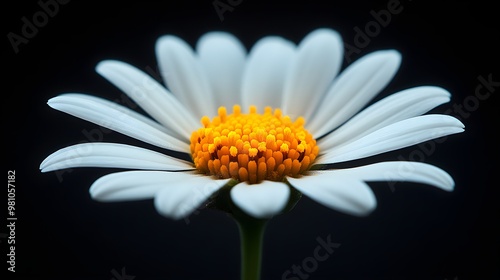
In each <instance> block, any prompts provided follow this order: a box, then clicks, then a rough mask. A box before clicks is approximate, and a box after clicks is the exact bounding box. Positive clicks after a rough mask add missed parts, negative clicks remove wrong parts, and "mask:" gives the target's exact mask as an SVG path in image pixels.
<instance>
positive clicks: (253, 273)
mask: <svg viewBox="0 0 500 280" xmlns="http://www.w3.org/2000/svg"><path fill="white" fill-rule="evenodd" d="M234 218H235V220H236V222H237V224H238V227H239V230H240V244H241V280H259V279H260V271H261V263H262V243H263V242H262V241H263V239H264V231H265V228H266V225H267V221H268V220H267V219H255V218H252V217H249V216H246V215H245V216H235V217H234Z"/></svg>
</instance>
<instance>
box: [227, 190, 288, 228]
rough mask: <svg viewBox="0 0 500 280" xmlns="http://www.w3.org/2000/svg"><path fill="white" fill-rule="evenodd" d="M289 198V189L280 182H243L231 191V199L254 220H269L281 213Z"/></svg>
mask: <svg viewBox="0 0 500 280" xmlns="http://www.w3.org/2000/svg"><path fill="white" fill-rule="evenodd" d="M289 197H290V189H289V188H288V186H287V185H286V184H284V183H281V182H273V181H263V182H262V183H260V184H252V185H249V184H247V183H245V182H243V183H240V184H238V185H236V186H234V187H233V188H232V189H231V199H232V200H233V202H234V204H236V205H237V206H238V207H239V208H240V209H241V210H243V212H245V213H246V214H248V215H250V216H252V217H254V218H258V219H260V218H270V217H272V216H274V215H276V214H278V213H279V212H281V211H282V210H283V209H284V208H285V206H286V204H287V203H288V198H289Z"/></svg>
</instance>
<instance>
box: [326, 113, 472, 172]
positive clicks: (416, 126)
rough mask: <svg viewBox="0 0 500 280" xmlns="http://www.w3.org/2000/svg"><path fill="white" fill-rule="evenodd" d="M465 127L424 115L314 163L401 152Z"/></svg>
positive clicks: (450, 119)
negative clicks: (394, 151) (397, 150)
mask: <svg viewBox="0 0 500 280" xmlns="http://www.w3.org/2000/svg"><path fill="white" fill-rule="evenodd" d="M463 128H464V125H463V124H462V123H461V122H460V121H459V120H457V119H455V118H453V117H450V116H447V115H424V116H419V117H414V118H410V119H406V120H403V121H399V122H397V123H393V124H391V125H388V126H386V127H384V128H381V129H378V130H376V131H374V132H372V133H370V134H368V135H366V136H364V137H362V138H359V139H357V140H354V141H352V142H349V143H346V144H345V145H342V146H340V147H333V148H331V149H330V150H329V151H328V152H327V153H326V154H324V155H322V156H321V157H320V158H318V159H317V163H336V162H343V161H348V160H354V159H359V158H364V157H369V156H372V155H377V154H381V153H385V152H388V151H392V150H396V149H401V148H404V147H408V146H411V145H415V144H418V143H421V142H425V141H427V140H431V139H434V138H439V137H442V136H446V135H449V134H454V133H460V132H462V131H464V129H463Z"/></svg>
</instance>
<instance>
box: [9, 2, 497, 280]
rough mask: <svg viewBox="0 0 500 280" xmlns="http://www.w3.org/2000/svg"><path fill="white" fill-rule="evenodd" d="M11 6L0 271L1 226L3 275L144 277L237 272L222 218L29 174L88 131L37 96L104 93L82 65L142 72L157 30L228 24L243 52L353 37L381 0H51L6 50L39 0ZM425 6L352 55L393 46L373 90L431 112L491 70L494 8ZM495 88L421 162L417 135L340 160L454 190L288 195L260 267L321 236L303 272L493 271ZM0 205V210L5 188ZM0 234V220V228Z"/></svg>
mask: <svg viewBox="0 0 500 280" xmlns="http://www.w3.org/2000/svg"><path fill="white" fill-rule="evenodd" d="M221 1H222V2H226V1H223V0H221ZM12 2H13V1H9V2H8V4H7V3H4V4H3V7H2V17H3V18H4V21H3V23H4V24H3V27H4V28H5V30H4V32H3V34H4V39H3V47H4V49H3V53H2V55H3V59H2V61H3V70H4V71H3V73H4V74H6V75H4V78H3V85H4V87H3V90H2V92H3V102H2V104H3V106H2V107H3V110H2V114H3V118H2V127H3V133H2V136H3V139H5V140H6V141H4V142H3V143H4V148H3V149H4V151H5V152H4V154H3V157H2V160H3V164H4V172H5V173H7V170H14V169H15V170H16V190H17V192H16V195H17V196H16V215H17V217H18V221H17V223H16V273H15V274H14V273H10V272H8V271H7V264H6V262H5V257H6V254H7V242H6V239H5V238H2V239H1V244H0V246H1V260H2V265H1V268H2V273H3V272H4V271H5V272H8V274H7V276H8V278H7V279H106V280H109V279H112V278H113V277H114V275H113V273H112V271H113V270H116V271H117V272H121V270H122V268H125V271H126V274H127V275H133V276H135V278H134V279H136V280H145V279H238V277H239V243H238V242H239V241H238V230H237V227H236V224H235V223H234V222H233V221H232V220H231V219H230V218H229V217H227V216H226V215H225V214H223V213H220V212H216V211H212V210H203V211H200V212H199V213H197V214H195V215H193V216H191V217H190V218H189V221H187V220H181V221H172V220H169V219H167V218H164V217H162V216H160V215H158V214H157V213H156V211H155V209H154V206H153V203H152V201H141V202H127V203H110V204H106V203H99V202H96V201H93V200H91V198H90V196H89V194H88V188H89V186H90V185H91V184H92V182H94V181H95V180H96V179H97V178H99V177H100V176H103V175H105V174H108V173H111V172H113V171H115V170H111V169H100V168H81V169H74V170H73V171H71V172H65V173H63V174H62V181H61V180H59V179H58V177H57V176H56V173H55V172H50V173H47V174H42V173H40V172H39V170H38V166H39V164H40V162H41V161H42V160H43V159H44V158H45V157H46V156H47V155H48V154H50V153H52V152H53V151H55V150H57V149H59V148H62V147H65V146H68V145H71V144H76V143H79V142H82V141H88V140H89V139H88V138H87V137H86V136H85V133H84V131H87V132H88V133H90V132H91V131H93V132H96V131H97V130H98V129H99V127H98V126H96V125H94V124H91V123H88V122H85V121H82V120H79V119H76V118H74V117H71V116H69V115H66V114H64V113H60V112H57V111H55V110H53V109H51V108H50V107H48V106H47V105H46V101H47V100H48V99H49V98H51V97H53V96H56V95H58V94H60V93H64V92H83V93H89V94H93V95H97V96H101V97H104V98H107V99H111V100H114V99H117V98H119V97H120V95H121V92H120V91H119V90H118V89H116V88H114V87H113V86H112V85H111V84H110V83H108V82H107V81H106V80H104V79H103V78H102V77H100V76H99V75H97V73H96V72H95V71H94V67H95V65H96V64H97V63H98V62H99V61H101V60H104V59H118V60H123V61H126V62H129V63H131V64H133V65H135V66H137V67H138V68H140V69H148V68H151V69H155V68H156V60H155V55H154V43H155V40H156V39H157V38H158V37H159V36H161V35H164V34H174V35H177V36H180V37H181V38H183V39H185V40H186V41H187V42H188V43H189V44H191V45H194V44H195V43H196V40H197V38H199V36H201V35H202V34H204V33H205V32H208V31H212V30H222V31H229V32H231V33H233V34H235V35H236V36H237V37H239V38H240V39H241V40H242V42H243V44H244V45H245V46H246V47H247V49H249V48H250V47H251V46H252V45H253V44H254V43H255V42H256V41H257V40H258V39H259V38H261V37H263V36H266V35H280V36H283V37H285V38H287V39H289V40H292V41H293V42H295V43H298V42H299V41H300V40H301V39H302V38H303V37H304V36H305V35H306V34H307V33H309V32H310V31H312V30H314V29H316V28H320V27H328V28H333V29H336V30H337V31H338V32H339V33H340V34H342V36H343V39H344V41H345V42H346V43H348V44H350V45H355V44H354V36H355V31H354V27H359V28H361V29H363V28H364V27H365V25H366V24H367V23H368V22H370V21H372V20H373V17H372V15H370V11H371V10H375V11H379V10H381V9H385V8H386V6H387V3H388V2H389V1H369V2H349V3H344V2H347V1H343V2H342V4H338V3H328V2H325V3H320V2H316V1H311V2H306V1H301V2H300V4H293V5H292V4H290V3H287V2H283V3H280V4H278V3H274V4H270V3H267V2H264V1H252V0H245V1H243V2H242V3H241V4H239V5H237V6H235V7H234V10H232V11H230V12H226V13H224V15H223V16H224V21H221V20H220V19H219V16H218V15H217V12H216V11H215V9H214V7H213V5H212V1H200V2H194V1H184V3H181V1H162V2H158V3H143V2H141V3H139V2H135V3H134V2H133V3H129V2H125V1H120V2H116V3H115V4H103V3H102V2H99V3H97V2H93V3H85V2H83V1H78V2H77V1H71V2H69V3H68V4H66V5H60V7H59V8H60V9H59V11H58V13H57V14H56V15H55V16H54V17H52V18H50V19H49V21H48V23H47V24H46V25H45V26H43V27H41V28H39V30H38V32H37V34H36V35H35V36H34V37H33V38H31V39H29V42H28V43H27V44H21V45H20V46H19V52H18V53H17V54H16V53H15V52H14V50H13V48H12V46H11V44H10V42H9V40H8V37H7V34H8V33H9V32H14V33H16V34H20V33H21V28H22V26H23V22H22V21H21V18H22V17H24V16H25V17H27V18H29V19H31V18H32V16H33V14H34V13H36V12H37V11H40V10H41V8H40V6H39V5H38V4H37V2H36V1H24V2H23V3H22V4H20V3H18V4H13V3H12ZM236 2H237V1H236ZM436 2H438V1H436ZM436 2H424V1H417V0H414V1H409V0H406V1H403V0H402V1H401V6H402V7H403V10H402V12H401V13H399V14H397V15H393V16H392V18H391V22H390V23H389V25H387V26H386V27H384V28H382V29H381V30H380V32H379V34H378V35H377V36H374V37H373V38H371V41H370V43H369V44H368V45H367V46H366V47H364V48H361V49H360V53H359V54H353V55H352V56H351V58H352V59H357V58H359V57H361V56H362V55H364V54H367V53H369V52H371V51H374V50H380V49H388V48H394V49H397V50H399V51H400V52H401V53H402V54H403V62H402V65H401V68H400V71H399V72H398V74H397V75H396V77H395V79H394V81H393V82H391V84H390V85H389V86H388V87H387V88H386V89H385V90H384V91H383V92H382V93H381V94H380V95H379V96H378V97H377V99H380V98H382V97H384V96H387V95H388V94H390V93H393V92H396V91H398V90H402V89H405V88H409V87H413V86H418V85H437V86H442V87H444V88H446V89H448V90H449V91H450V92H451V93H452V95H453V96H452V100H451V102H450V103H448V104H445V105H442V106H440V107H439V108H437V109H435V110H434V111H435V112H438V113H443V112H445V111H446V110H447V109H449V108H453V104H457V105H460V104H463V102H464V100H468V101H469V102H473V97H471V96H474V92H475V88H476V86H477V85H479V81H478V80H477V78H478V76H483V77H485V78H486V77H488V75H492V78H493V80H495V81H500V74H499V72H498V62H499V55H498V52H499V50H500V48H499V47H500V45H499V34H500V32H499V28H498V21H497V20H496V19H495V17H498V10H496V8H494V7H493V5H492V4H485V3H481V1H460V2H455V1H454V2H451V1H439V3H436ZM484 2H486V1H484ZM347 64H348V63H347V61H344V66H343V67H344V68H345V66H346V65H347ZM499 94H500V87H497V88H496V92H492V93H491V95H490V97H489V98H488V99H486V100H483V101H480V102H479V103H477V104H476V105H478V107H477V108H474V110H470V111H469V112H467V113H469V115H468V116H467V117H466V118H462V120H463V122H464V123H465V126H466V131H465V133H462V134H459V135H454V136H450V137H448V139H447V140H446V141H445V142H444V143H440V144H436V145H435V151H434V152H432V153H430V154H427V155H425V156H424V157H423V158H422V157H420V158H419V157H417V156H416V155H417V152H415V150H419V148H418V147H410V148H406V149H402V150H398V151H394V152H391V153H388V154H384V155H380V156H376V157H372V158H369V159H365V160H361V161H358V162H355V164H366V163H370V162H376V161H380V160H398V159H400V158H401V157H402V158H405V159H409V158H411V159H413V160H423V161H425V162H427V163H431V164H434V165H436V166H439V167H441V168H443V169H444V170H446V171H447V172H449V173H450V174H451V175H452V176H453V178H454V179H455V182H456V188H455V191H454V192H452V193H446V192H443V191H440V190H437V189H435V188H432V187H430V186H426V185H421V184H410V183H397V184H396V185H394V186H393V188H392V187H390V185H389V184H387V183H384V182H382V183H371V184H370V185H371V186H372V187H373V190H374V192H375V195H376V196H377V199H378V207H377V209H376V210H375V211H374V212H373V214H371V215H370V216H368V217H366V218H356V217H351V216H348V215H344V214H341V213H338V212H335V211H332V210H329V209H327V208H325V207H323V206H321V205H319V204H316V203H315V202H313V201H311V200H309V199H308V198H303V199H302V200H301V201H300V202H299V204H298V205H297V207H296V208H295V209H294V210H293V211H291V212H290V213H288V214H286V215H282V216H278V217H275V218H274V219H273V220H271V222H270V223H269V226H268V229H267V232H266V236H265V241H264V246H265V248H264V257H263V267H262V269H263V271H262V279H281V277H282V274H283V273H284V272H285V271H286V270H288V269H290V268H291V266H292V265H293V264H301V263H302V261H303V260H304V259H305V258H307V257H309V256H312V255H313V251H314V248H315V247H316V246H317V245H318V243H317V241H316V238H317V237H321V238H323V239H325V238H326V237H327V236H328V235H331V240H332V241H333V242H336V243H340V244H341V246H340V247H339V248H338V249H337V250H336V251H335V252H334V253H333V254H332V255H331V256H330V257H329V258H328V259H327V260H326V261H324V262H320V263H319V265H318V268H317V270H316V271H314V272H312V273H310V275H309V278H308V279H442V280H444V279H460V280H462V279H498V278H496V277H499V275H500V274H499V263H500V258H499V253H498V252H499V236H500V232H499V229H498V228H499V221H500V219H499V218H500V216H499V213H500V211H499V210H500V207H499V206H498V205H499V203H498V200H499V198H500V197H499V191H498V182H495V181H494V180H493V179H494V176H495V175H496V174H498V162H497V160H498V155H499V153H498V146H497V145H498V138H497V137H496V136H495V134H494V133H495V132H496V130H498V128H499V125H498V117H499V114H498V109H497V106H498V100H499V98H498V95H499ZM471 100H472V101H471ZM471 104H472V105H474V104H473V103H470V104H469V105H468V108H471V107H470V106H472V105H471ZM137 110H138V111H140V110H139V109H137ZM140 112H142V111H140ZM451 114H452V115H456V114H455V113H451ZM94 136H95V137H97V136H98V135H97V134H94ZM102 140H103V141H107V142H121V143H128V144H134V145H139V146H142V147H147V148H152V149H155V148H154V147H151V146H150V145H147V144H144V143H141V142H139V141H136V140H133V139H130V138H128V137H126V136H123V135H120V134H118V133H103V134H102ZM429 145H430V144H429ZM420 151H422V150H420ZM420 155H421V154H420ZM5 180H6V179H5ZM2 195H6V190H5V191H3V192H2ZM2 201H4V202H2V205H4V206H2V207H5V210H2V213H6V207H7V205H6V198H5V199H2ZM3 217H4V214H2V224H3V223H4V221H5V218H3ZM0 232H1V233H5V232H7V229H6V228H5V227H4V226H3V225H2V228H1V229H0ZM3 279H5V278H3Z"/></svg>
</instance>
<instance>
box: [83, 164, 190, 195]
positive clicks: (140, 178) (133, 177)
mask: <svg viewBox="0 0 500 280" xmlns="http://www.w3.org/2000/svg"><path fill="white" fill-rule="evenodd" d="M194 176H195V175H193V174H192V173H184V172H163V171H126V172H118V173H112V174H109V175H106V176H103V177H101V178H99V179H98V180H97V181H95V182H94V183H93V184H92V186H91V187H90V190H89V192H90V195H91V196H92V198H93V199H95V200H98V201H103V202H115V201H128V200H141V199H151V198H153V197H154V196H155V194H156V193H158V191H159V190H161V189H163V188H175V186H173V185H172V184H173V183H175V182H181V181H185V180H187V179H189V178H191V177H194Z"/></svg>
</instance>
